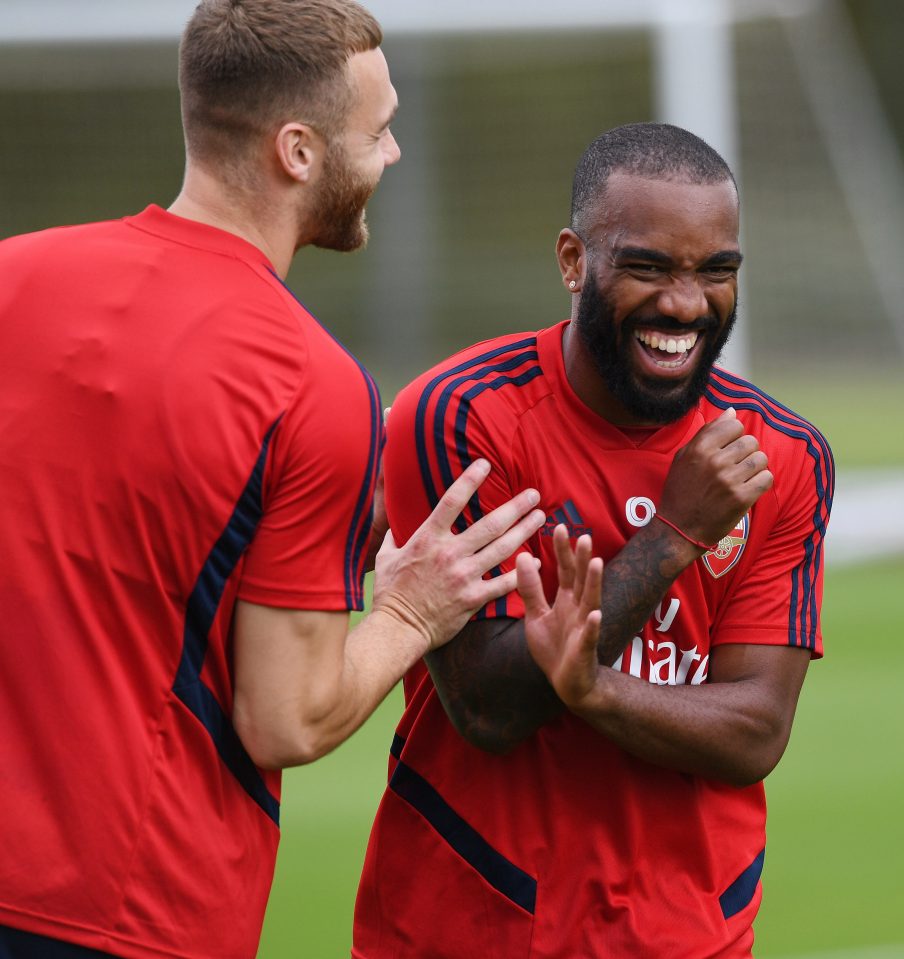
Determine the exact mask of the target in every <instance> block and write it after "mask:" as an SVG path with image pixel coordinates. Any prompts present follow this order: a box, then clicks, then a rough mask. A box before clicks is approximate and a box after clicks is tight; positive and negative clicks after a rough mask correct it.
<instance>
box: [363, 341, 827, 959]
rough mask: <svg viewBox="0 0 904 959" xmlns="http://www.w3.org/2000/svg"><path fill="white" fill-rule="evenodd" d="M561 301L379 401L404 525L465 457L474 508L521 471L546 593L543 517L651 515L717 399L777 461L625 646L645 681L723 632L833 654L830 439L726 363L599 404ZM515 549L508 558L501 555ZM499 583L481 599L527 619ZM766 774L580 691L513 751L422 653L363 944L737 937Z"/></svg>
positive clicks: (695, 676)
mask: <svg viewBox="0 0 904 959" xmlns="http://www.w3.org/2000/svg"><path fill="white" fill-rule="evenodd" d="M565 326H566V324H564V323H562V324H559V325H557V326H555V327H552V328H551V329H547V330H544V331H542V332H540V333H538V334H526V333H525V334H516V335H510V336H504V337H500V338H499V339H495V340H491V341H488V342H485V343H480V344H478V345H477V346H474V347H472V348H470V349H468V350H465V351H463V352H462V353H459V354H458V355H456V356H454V357H452V358H451V359H449V360H446V361H445V362H444V363H441V364H440V365H439V366H438V367H436V368H434V369H433V370H431V371H429V372H428V373H425V374H424V375H423V376H421V377H420V378H419V379H418V380H416V381H415V382H414V383H413V384H412V385H410V386H409V387H407V388H406V389H405V390H404V391H403V392H402V394H401V395H400V397H399V398H398V400H397V401H396V403H395V404H394V406H393V408H392V413H391V415H390V417H389V420H388V440H387V448H386V464H385V470H386V503H387V509H388V513H389V518H390V522H391V525H392V528H393V530H394V532H395V536H396V539H397V540H398V541H399V542H402V541H404V540H405V539H406V538H407V537H408V536H410V535H411V533H412V531H413V530H414V529H415V527H416V526H417V525H418V524H419V523H420V522H421V521H422V520H423V518H424V517H425V516H426V515H427V513H428V511H429V509H430V508H431V505H432V504H433V503H435V502H436V499H437V497H438V495H439V494H440V492H441V491H442V490H443V489H444V488H445V487H446V486H447V485H448V484H449V482H451V480H452V479H453V478H454V477H455V476H457V475H458V474H459V473H460V472H461V471H462V469H463V468H464V467H465V466H466V465H467V464H468V463H470V462H471V461H472V460H473V459H475V458H476V457H478V456H483V457H486V458H487V459H488V460H490V462H491V463H492V465H493V470H492V472H491V474H490V476H489V479H488V480H487V482H486V483H485V484H484V485H483V486H482V487H481V488H480V490H479V491H478V494H477V495H476V496H475V498H474V499H473V500H472V504H471V508H470V510H469V513H468V516H467V520H468V521H473V520H474V519H475V518H476V517H477V516H479V515H482V514H486V513H487V512H489V511H490V510H491V509H493V508H494V507H496V506H498V505H500V504H501V503H503V502H504V501H505V500H506V499H507V498H509V497H510V496H511V495H513V494H514V493H516V492H518V491H519V490H522V489H524V488H526V487H530V486H532V487H535V488H536V489H538V490H540V493H541V496H542V497H543V499H542V501H541V504H540V505H541V507H542V508H544V509H545V510H546V513H547V515H548V517H549V521H548V523H547V524H546V526H545V527H544V528H543V529H542V530H541V531H540V532H539V533H538V534H537V535H535V536H534V537H533V538H532V540H530V541H529V543H528V544H527V546H526V548H527V549H528V550H529V551H530V552H531V553H533V554H534V555H537V556H540V557H541V559H542V567H541V574H542V576H543V581H544V588H545V591H546V593H547V596H548V598H549V599H550V600H551V599H552V598H553V597H554V595H555V591H556V586H557V584H556V582H555V573H556V562H555V554H554V551H553V546H552V542H553V541H552V531H553V528H554V527H555V525H556V524H557V523H562V522H563V523H565V524H567V526H568V527H569V530H570V532H571V534H572V536H573V537H574V536H578V535H580V534H581V533H584V532H589V533H591V534H592V536H593V546H594V553H595V554H596V555H601V556H603V557H604V558H610V557H612V556H614V555H615V554H616V553H617V552H618V551H619V550H620V548H621V547H622V545H623V544H624V543H625V542H626V541H627V540H628V539H629V538H630V537H631V536H632V534H633V533H634V532H635V531H636V530H637V529H638V528H639V527H640V526H642V525H644V524H645V523H646V522H649V520H650V519H651V517H652V515H653V511H654V510H655V504H656V501H657V498H658V496H659V494H660V492H661V490H662V487H663V483H664V480H665V477H666V474H667V471H668V469H669V467H670V465H671V463H672V459H673V456H674V454H675V452H676V450H678V449H679V448H680V447H681V446H683V445H684V444H685V443H687V442H688V441H689V440H690V439H691V438H692V437H693V436H694V435H695V434H696V432H697V431H698V430H699V429H700V427H701V426H703V424H704V423H706V422H708V421H710V420H712V419H715V418H716V417H718V416H719V415H720V414H721V413H722V411H723V410H724V409H726V408H727V407H728V406H733V407H734V408H735V409H736V410H737V414H738V417H739V418H740V420H741V421H742V422H743V424H744V427H745V429H746V430H747V431H748V432H750V433H752V434H754V435H755V436H756V437H757V439H758V440H759V442H760V445H761V448H762V449H764V450H765V452H766V453H767V455H768V457H769V465H770V469H771V470H772V471H773V473H774V474H775V483H774V487H773V489H772V490H771V491H770V492H768V493H766V494H764V495H763V496H762V498H761V499H760V500H759V501H758V502H757V503H756V505H755V506H754V507H753V509H752V510H751V511H750V514H749V515H748V516H747V517H745V519H744V521H743V522H742V523H740V524H739V526H738V528H737V529H736V530H734V531H733V532H732V534H730V535H729V536H727V537H726V538H725V539H724V540H723V541H722V542H721V543H720V544H719V549H718V550H717V551H716V552H715V553H711V554H707V556H706V557H705V558H704V559H702V560H700V561H697V562H696V563H694V564H693V566H692V567H690V568H689V569H687V570H686V571H685V572H684V573H683V574H682V575H681V576H680V577H679V578H678V580H677V581H676V582H675V583H674V584H673V586H672V587H671V588H670V589H669V591H668V593H667V595H666V596H665V598H664V599H663V601H662V603H661V604H660V606H659V608H658V609H657V611H656V613H655V615H654V616H653V618H652V619H651V620H650V622H649V623H647V625H646V626H645V627H644V629H643V630H642V632H641V634H640V635H639V636H637V637H636V638H635V639H634V640H633V642H632V643H631V644H630V645H629V646H628V647H627V649H626V650H625V653H624V655H623V656H622V657H621V660H620V661H619V662H618V663H617V664H616V668H621V669H622V670H623V671H624V672H626V673H630V674H632V675H634V676H635V677H637V680H636V681H637V682H651V683H657V684H679V683H702V682H705V681H706V675H707V666H708V661H709V652H710V649H711V648H712V647H713V646H715V645H718V644H721V643H756V644H771V645H776V646H784V645H792V646H799V647H802V648H805V649H808V650H810V652H811V654H812V655H813V656H821V655H822V639H821V635H820V630H819V621H818V612H819V604H820V597H821V590H822V539H823V534H824V532H825V526H826V522H827V519H828V512H829V508H830V503H831V496H832V488H833V465H832V459H831V454H830V452H829V449H828V446H827V445H826V443H825V440H824V439H823V438H822V437H821V436H820V434H819V433H818V432H817V431H816V430H815V429H814V428H813V427H812V426H810V424H808V423H807V422H805V421H804V420H802V419H801V418H800V417H798V416H796V415H795V414H794V413H792V412H790V411H789V410H787V409H786V408H784V407H782V406H781V405H779V404H778V403H776V402H775V401H774V400H772V399H770V398H769V397H767V396H766V395H765V394H763V393H761V392H760V391H759V390H757V389H756V388H755V387H753V386H752V385H751V384H750V383H747V382H746V381H744V380H742V379H739V378H738V377H735V376H732V375H730V374H728V373H725V372H722V371H720V370H715V371H714V372H713V374H712V376H711V379H710V383H709V387H708V389H707V391H706V395H705V397H704V398H703V399H702V400H701V401H700V402H699V403H698V404H697V405H696V406H695V408H694V409H692V410H691V411H690V412H689V413H688V414H687V415H686V416H684V417H682V418H681V419H680V420H678V421H677V422H675V423H672V424H669V425H666V426H663V427H662V428H660V429H657V430H654V431H651V432H649V433H646V434H644V433H643V432H642V431H638V432H636V433H635V434H634V435H633V437H629V436H627V435H626V434H625V433H623V432H622V431H620V430H619V429H617V428H616V427H614V426H612V425H611V424H610V423H608V422H607V421H605V420H603V419H602V418H600V417H599V416H597V415H596V414H594V413H593V412H592V411H590V410H589V409H588V408H587V407H586V406H584V404H583V403H582V402H581V401H580V400H579V399H578V397H577V396H576V395H575V393H574V392H573V390H572V389H571V386H570V385H569V383H568V380H567V378H566V375H565V370H564V365H563V358H562V333H563V330H564V329H565ZM513 565H514V559H512V560H510V561H509V562H507V563H506V564H505V567H504V568H505V569H511V568H512V567H513ZM523 613H524V607H523V604H522V602H521V599H520V597H519V596H518V595H517V594H511V595H509V596H508V597H506V598H504V599H501V600H499V601H497V602H495V603H493V604H491V605H490V607H489V608H487V609H485V610H484V611H482V613H481V614H479V615H482V616H508V617H521V616H523ZM765 818H766V808H765V800H764V792H763V787H762V784H757V785H754V786H751V787H749V788H744V789H738V788H735V787H733V786H728V785H725V784H722V783H719V782H714V781H709V780H705V779H702V778H699V777H696V776H691V775H684V774H681V773H678V772H672V771H669V770H666V769H663V768H660V767H657V766H654V765H652V764H650V763H647V762H645V761H643V760H641V759H638V758H636V757H634V756H632V755H630V754H629V753H627V752H625V751H623V750H621V749H619V748H618V747H616V746H615V745H614V744H613V743H611V742H610V741H609V740H607V739H606V738H605V737H604V736H602V735H601V734H599V733H597V732H596V731H594V730H593V729H592V728H591V727H590V726H589V725H587V724H586V723H585V722H583V721H582V720H580V719H578V718H577V717H575V716H574V715H572V714H570V713H565V714H563V715H562V716H560V717H559V718H557V719H556V720H554V721H553V722H550V723H549V724H547V725H546V726H544V727H542V728H541V729H540V730H539V731H538V732H537V733H536V734H534V735H533V736H531V737H529V738H528V739H527V740H525V741H524V742H522V743H521V744H519V745H518V746H517V747H515V749H513V750H512V751H511V752H510V753H509V754H507V755H502V756H500V755H491V754H489V753H486V752H483V751H481V750H480V749H478V748H476V747H474V746H472V745H470V744H469V743H468V742H466V741H465V740H464V739H463V738H462V737H461V736H460V735H459V734H458V733H457V732H456V731H455V730H454V728H453V727H452V725H451V723H450V722H449V720H448V719H447V717H446V714H445V712H444V710H443V707H442V704H441V703H440V701H439V698H438V696H437V693H436V690H435V688H434V686H433V684H432V682H431V680H430V677H429V675H428V674H427V672H426V670H425V669H424V667H423V665H420V664H419V665H418V666H417V667H415V668H414V669H413V670H412V671H411V673H410V674H409V675H408V677H407V678H406V709H405V713H404V715H403V717H402V719H401V722H400V723H399V726H398V729H397V734H396V737H395V741H394V743H393V747H392V751H391V758H390V779H389V787H388V789H387V790H386V793H385V796H384V798H383V800H382V803H381V806H380V809H379V811H378V813H377V818H376V822H375V824H374V827H373V832H372V834H371V838H370V844H369V847H368V852H367V859H366V862H365V866H364V873H363V876H362V879H361V886H360V890H359V894H358V901H357V907H356V917H355V945H354V949H353V955H354V957H355V959H389V957H392V959H471V957H474V956H481V957H482V959H528V957H529V959H602V957H613V959H629V957H630V959H633V957H637V956H661V957H669V959H671V957H675V956H681V957H682V959H704V957H706V959H711V957H716V956H719V957H733V959H738V957H746V956H749V955H750V948H751V944H752V941H753V932H752V928H751V924H752V921H753V918H754V915H755V913H756V910H757V907H758V905H759V902H760V898H761V889H760V885H759V878H760V872H761V870H762V865H763V856H764V852H765V845H766V839H765Z"/></svg>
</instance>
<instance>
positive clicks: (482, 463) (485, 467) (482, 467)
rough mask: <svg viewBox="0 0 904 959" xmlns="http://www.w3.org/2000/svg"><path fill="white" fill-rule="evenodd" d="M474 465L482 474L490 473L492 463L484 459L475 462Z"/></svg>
mask: <svg viewBox="0 0 904 959" xmlns="http://www.w3.org/2000/svg"><path fill="white" fill-rule="evenodd" d="M474 465H475V466H476V467H477V469H478V471H479V472H481V473H489V471H490V461H489V460H485V459H483V458H482V457H481V458H480V459H476V460H474Z"/></svg>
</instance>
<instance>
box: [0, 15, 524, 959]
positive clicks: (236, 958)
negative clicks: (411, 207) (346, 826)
mask: <svg viewBox="0 0 904 959" xmlns="http://www.w3.org/2000/svg"><path fill="white" fill-rule="evenodd" d="M380 41H381V34H380V28H379V26H378V24H377V23H376V21H374V19H373V18H372V17H371V16H370V15H369V14H368V13H367V12H366V11H365V10H364V9H363V8H362V7H360V6H359V5H358V4H356V3H354V2H352V0H204V2H202V3H201V4H200V5H199V6H198V8H197V10H196V11H195V13H194V15H193V17H192V19H191V21H190V22H189V24H188V26H187V28H186V31H185V34H184V37H183V40H182V46H181V51H180V88H181V93H182V104H183V118H184V127H185V138H186V145H187V168H186V175H185V181H184V186H183V188H182V191H181V192H180V194H179V196H178V197H177V198H176V200H175V202H174V203H173V204H172V206H171V207H170V209H169V211H165V210H163V209H161V208H159V207H157V206H150V207H148V208H147V209H146V210H145V211H144V212H142V213H140V214H138V215H137V216H131V217H126V218H125V219H124V220H121V221H118V222H111V223H98V224H90V225H86V226H78V227H72V228H68V229H58V230H49V231H46V232H43V233H38V234H34V235H30V236H22V237H15V238H13V239H10V240H7V241H6V242H4V243H3V244H2V246H0V275H2V277H3V282H2V283H0V356H2V357H3V364H4V376H3V385H2V397H0V470H2V475H3V487H4V495H3V497H2V499H0V529H2V530H3V550H2V555H0V610H2V611H3V626H2V633H0V636H2V640H0V676H2V677H3V679H4V687H3V695H2V696H0V728H2V731H3V733H2V736H0V770H2V773H0V775H2V777H3V786H2V789H0V821H2V823H3V827H2V832H0V836H2V838H0V853H2V854H0V955H3V956H16V957H17V959H22V957H31V956H34V957H41V959H47V957H67V959H79V957H87V956H100V955H115V956H124V957H135V959H150V957H169V959H172V957H177V956H178V957H186V959H189V957H190V959H201V957H208V959H250V957H252V956H254V954H255V952H256V950H257V943H258V939H259V935H260V929H261V924H262V921H263V915H264V906H265V903H266V899H267V894H268V892H269V888H270V883H271V880H272V875H273V867H274V860H275V855H276V846H277V841H278V836H279V828H278V823H279V799H278V797H279V772H278V770H279V769H280V768H281V767H283V766H287V765H292V764H297V763H304V762H309V761H311V760H313V759H316V758H317V757H318V756H321V755H322V754H323V753H325V752H327V751H328V750H330V749H332V748H333V747H334V746H336V745H337V744H338V743H339V742H341V741H342V740H343V739H344V738H346V737H347V736H348V735H350V734H351V732H352V731H354V729H356V728H357V727H358V726H359V725H360V723H361V722H363V720H364V719H365V718H366V717H367V716H368V715H369V714H370V712H371V711H372V710H373V709H374V707H375V706H376V704H377V703H378V702H379V701H380V700H381V699H382V698H383V696H384V695H385V693H386V692H387V691H388V690H389V689H390V688H391V687H392V686H393V685H394V684H395V682H396V681H397V680H398V679H399V678H400V677H401V675H402V674H403V673H404V671H405V670H406V669H407V668H408V667H409V666H410V665H411V664H412V663H414V662H416V661H417V660H418V659H419V658H420V657H421V656H423V654H424V653H425V652H426V651H427V650H429V649H430V648H432V647H434V646H436V645H437V644H439V643H441V642H444V641H445V640H447V639H448V638H449V637H451V636H453V635H454V634H455V633H457V632H458V630H459V629H460V628H461V626H462V625H463V624H464V623H465V622H466V621H467V619H468V616H469V615H470V614H471V613H473V612H474V611H475V610H476V609H478V608H480V607H481V606H482V605H483V604H484V603H485V602H487V601H488V600H490V599H492V598H494V597H496V596H500V595H502V594H504V592H506V591H507V590H508V589H511V588H513V586H514V578H513V574H512V575H510V577H509V582H499V581H495V580H494V581H484V580H483V579H482V576H483V574H484V573H485V572H486V571H487V570H489V569H490V568H492V567H494V566H495V565H496V564H498V563H499V562H501V561H502V560H503V559H505V558H506V557H507V556H509V555H510V554H511V553H512V551H513V550H514V549H515V548H516V547H517V546H519V545H520V544H521V543H523V542H524V540H525V539H526V538H527V536H529V535H530V534H531V533H533V532H534V531H536V529H538V528H539V526H540V525H541V524H542V522H543V514H542V513H541V512H540V511H539V510H533V511H531V508H532V507H533V506H534V505H535V504H536V502H537V500H538V499H539V496H538V494H536V492H534V491H526V492H525V493H523V494H521V495H520V496H517V497H515V498H514V501H513V502H512V503H508V504H506V505H504V506H503V507H502V509H501V510H498V511H496V515H495V516H494V517H492V518H490V519H489V521H488V522H487V523H484V524H482V528H480V524H478V526H475V527H472V528H471V530H470V531H469V533H468V534H467V535H466V536H453V535H452V533H451V532H450V527H451V525H452V523H453V521H454V519H455V517H456V516H457V515H458V513H459V512H460V510H461V508H462V507H463V506H464V505H465V504H466V503H467V501H468V498H469V497H470V495H471V494H472V493H473V492H474V490H475V489H476V488H477V487H478V485H479V483H480V480H481V479H482V478H483V477H485V476H486V473H487V471H488V466H487V464H486V463H485V462H481V463H478V464H476V465H475V466H474V467H473V468H472V469H470V470H468V471H466V475H464V476H463V477H462V478H460V479H459V481H458V482H457V483H456V484H454V486H453V488H452V489H451V490H450V491H449V493H448V494H447V495H446V496H445V497H444V498H443V500H442V502H441V503H440V505H439V507H438V509H437V510H436V511H435V512H434V513H433V515H432V516H431V517H429V518H428V519H427V520H426V522H425V524H424V526H423V528H422V529H421V530H420V532H419V533H417V534H415V536H414V537H412V539H411V540H410V541H409V542H408V543H407V544H406V545H405V547H404V548H403V549H401V550H397V549H395V548H394V546H393V544H392V541H391V539H389V540H388V542H387V544H386V545H385V547H384V549H383V550H382V551H381V555H380V557H378V559H377V578H376V584H375V591H374V596H375V598H374V603H373V608H372V611H371V612H370V614H369V615H368V616H366V617H365V618H364V619H363V620H362V621H361V622H360V623H359V624H358V625H357V626H356V627H355V629H354V630H352V631H351V633H347V631H348V624H349V610H352V609H361V608H362V605H363V582H362V578H363V574H364V571H365V569H366V568H367V567H368V565H369V561H368V552H369V545H368V541H369V539H375V538H376V537H372V536H371V535H370V534H371V526H372V518H373V494H374V488H375V484H376V482H377V476H378V473H379V463H380V454H381V446H382V424H381V403H380V398H379V394H378V392H377V389H376V386H375V384H374V383H373V381H372V380H371V378H370V377H369V376H368V374H367V373H366V371H364V370H363V368H361V367H360V366H359V365H358V364H357V363H356V362H355V360H354V359H353V358H352V357H351V356H350V355H349V354H348V353H347V352H346V351H345V350H344V349H343V348H342V347H340V346H339V345H338V344H337V343H336V342H335V341H334V340H333V339H332V337H331V336H330V335H329V333H328V332H327V331H326V330H325V329H324V328H323V327H321V326H320V325H319V324H318V323H317V321H316V320H315V319H314V318H313V317H312V316H311V315H310V313H308V311H307V310H305V309H304V307H303V306H302V305H301V304H300V303H299V302H298V301H297V300H296V299H295V298H294V297H293V295H292V294H291V293H290V291H289V290H288V289H287V288H286V287H285V286H284V285H283V282H282V280H283V278H284V277H285V275H286V272H287V271H288V269H289V264H290V261H291V259H292V256H293V254H294V253H295V251H296V250H297V249H298V248H299V247H301V246H304V245H306V244H315V245H318V246H323V247H329V248H332V249H338V250H351V249H354V248H355V247H358V246H360V245H361V244H362V243H363V242H364V240H365V238H366V236H367V231H366V226H365V220H364V204H365V202H366V200H367V198H368V196H369V195H370V194H371V192H372V191H373V189H374V188H375V186H376V184H377V182H378V180H379V179H380V176H381V174H382V173H383V170H384V168H385V167H386V166H388V165H390V164H392V163H395V162H396V161H397V160H398V159H399V149H398V146H397V145H396V142H395V140H394V139H393V136H392V133H391V132H390V121H391V120H392V117H393V115H394V113H395V109H396V95H395V91H394V89H393V87H392V84H391V83H390V80H389V73H388V69H387V66H386V61H385V60H384V58H383V54H382V53H381V52H380V49H379V44H380ZM522 516H523V517H524V518H523V519H520V521H519V518H520V517H522ZM440 577H442V578H443V582H444V584H445V585H446V588H445V589H444V590H443V591H437V590H436V589H435V583H436V582H437V580H439V579H440Z"/></svg>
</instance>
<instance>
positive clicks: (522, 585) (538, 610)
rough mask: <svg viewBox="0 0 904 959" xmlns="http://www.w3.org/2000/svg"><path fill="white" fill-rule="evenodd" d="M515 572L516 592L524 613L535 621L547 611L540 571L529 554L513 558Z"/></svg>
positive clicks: (547, 605) (520, 554) (521, 554)
mask: <svg viewBox="0 0 904 959" xmlns="http://www.w3.org/2000/svg"><path fill="white" fill-rule="evenodd" d="M515 571H516V573H517V576H518V592H519V593H520V594H521V598H522V599H523V600H524V611H525V614H526V616H527V618H528V619H537V618H538V617H540V616H542V615H543V614H544V613H547V612H548V611H549V604H548V603H547V602H546V596H545V595H544V593H543V583H542V581H541V580H540V571H539V569H538V568H537V564H536V563H535V562H534V558H533V556H531V555H530V553H519V554H518V555H517V556H516V557H515Z"/></svg>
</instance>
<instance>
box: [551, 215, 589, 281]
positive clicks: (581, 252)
mask: <svg viewBox="0 0 904 959" xmlns="http://www.w3.org/2000/svg"><path fill="white" fill-rule="evenodd" d="M556 259H557V260H558V262H559V272H560V273H561V274H562V282H563V283H564V284H565V289H566V290H568V292H569V293H580V292H581V287H582V286H583V285H584V270H585V266H586V259H587V256H586V251H585V249H584V241H583V240H582V239H581V238H580V237H579V236H578V235H577V233H575V232H574V230H572V229H569V228H568V227H566V228H565V229H564V230H562V232H561V233H560V234H559V239H558V240H556ZM572 283H574V286H572V285H571V284H572Z"/></svg>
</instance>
